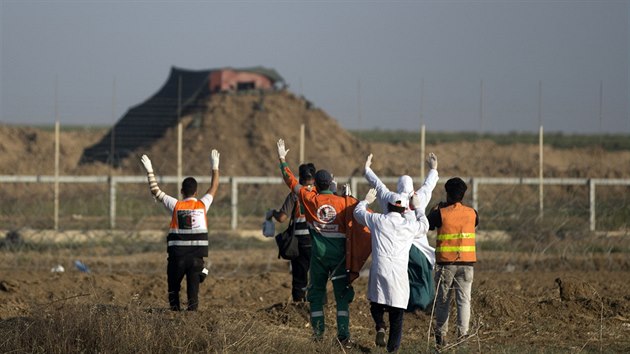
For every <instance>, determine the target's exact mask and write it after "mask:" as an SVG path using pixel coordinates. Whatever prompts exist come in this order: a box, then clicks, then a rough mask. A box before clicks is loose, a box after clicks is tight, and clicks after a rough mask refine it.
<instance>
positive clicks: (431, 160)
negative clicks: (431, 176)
mask: <svg viewBox="0 0 630 354" xmlns="http://www.w3.org/2000/svg"><path fill="white" fill-rule="evenodd" d="M427 165H429V167H430V168H431V169H432V170H436V169H437V166H438V161H437V156H435V154H434V153H432V152H430V153H429V156H428V157H427Z"/></svg>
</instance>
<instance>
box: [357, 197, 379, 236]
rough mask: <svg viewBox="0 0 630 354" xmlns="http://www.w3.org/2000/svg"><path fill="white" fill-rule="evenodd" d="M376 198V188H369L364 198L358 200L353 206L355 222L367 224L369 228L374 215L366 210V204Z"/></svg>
mask: <svg viewBox="0 0 630 354" xmlns="http://www.w3.org/2000/svg"><path fill="white" fill-rule="evenodd" d="M375 200H376V189H374V188H371V189H370V190H369V191H368V192H367V194H366V195H365V199H363V200H362V201H360V202H359V204H357V206H356V207H355V208H354V212H353V214H354V218H355V219H356V220H357V222H358V223H359V224H361V225H363V226H367V227H368V228H370V229H371V225H373V222H372V218H373V217H374V216H375V215H376V214H374V213H369V212H368V211H367V206H368V205H369V204H370V203H372V202H374V201H375Z"/></svg>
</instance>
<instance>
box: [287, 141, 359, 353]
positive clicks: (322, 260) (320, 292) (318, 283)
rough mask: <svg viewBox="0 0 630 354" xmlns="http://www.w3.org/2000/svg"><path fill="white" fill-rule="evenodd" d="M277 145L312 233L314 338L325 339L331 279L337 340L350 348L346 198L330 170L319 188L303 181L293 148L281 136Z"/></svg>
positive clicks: (318, 180)
mask: <svg viewBox="0 0 630 354" xmlns="http://www.w3.org/2000/svg"><path fill="white" fill-rule="evenodd" d="M277 147H278V159H279V160H280V170H281V171H282V177H283V178H284V182H285V183H286V184H287V186H288V187H289V188H290V189H291V191H293V192H294V193H295V194H297V195H298V198H299V201H300V203H301V204H302V205H303V206H304V210H305V215H306V222H307V224H308V227H309V232H310V234H311V242H312V250H311V265H310V274H309V275H310V278H311V287H310V288H309V290H308V292H307V295H306V298H307V300H308V301H309V303H310V310H311V326H312V328H313V336H314V339H315V340H321V339H322V337H323V335H324V330H325V325H324V323H325V322H324V299H325V296H326V283H327V282H328V279H330V280H331V281H332V284H333V292H334V294H335V302H336V303H337V340H338V341H339V342H340V343H341V344H342V345H343V346H344V347H347V348H349V347H351V346H352V341H351V340H350V328H349V327H350V317H349V316H350V312H349V307H350V305H349V304H350V302H352V300H353V299H354V289H353V288H352V287H351V286H349V285H348V278H347V276H346V272H345V253H346V235H345V234H346V227H347V224H348V223H347V220H346V208H347V205H346V198H344V197H340V196H338V195H335V194H334V193H333V192H332V191H331V189H330V188H331V185H333V184H334V183H333V176H332V174H331V173H330V172H328V171H326V170H319V171H317V172H316V173H315V176H314V177H315V188H313V187H312V186H303V185H301V184H300V183H299V182H298V180H297V179H296V178H295V176H294V175H293V173H292V172H291V170H290V169H289V165H288V164H287V162H286V160H285V157H286V155H287V152H288V151H289V150H287V149H285V146H284V140H282V139H280V140H278V143H277Z"/></svg>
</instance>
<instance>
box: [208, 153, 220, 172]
mask: <svg viewBox="0 0 630 354" xmlns="http://www.w3.org/2000/svg"><path fill="white" fill-rule="evenodd" d="M219 156H221V154H219V152H218V151H217V150H216V149H212V152H211V153H210V164H211V165H212V169H213V170H218V169H219Z"/></svg>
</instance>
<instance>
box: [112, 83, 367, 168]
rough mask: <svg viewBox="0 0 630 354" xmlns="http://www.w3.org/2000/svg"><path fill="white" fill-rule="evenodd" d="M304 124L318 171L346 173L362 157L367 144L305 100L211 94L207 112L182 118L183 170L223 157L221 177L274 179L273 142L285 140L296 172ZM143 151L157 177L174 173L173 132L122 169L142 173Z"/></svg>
mask: <svg viewBox="0 0 630 354" xmlns="http://www.w3.org/2000/svg"><path fill="white" fill-rule="evenodd" d="M302 122H304V124H305V125H306V134H305V159H306V160H308V161H311V162H313V163H315V165H316V166H317V167H318V168H326V169H330V170H332V171H334V173H335V174H337V175H348V174H351V173H352V172H353V169H355V168H356V167H357V163H358V161H361V159H363V155H365V151H367V150H366V147H367V144H366V143H362V142H361V141H359V140H358V139H357V138H355V137H354V136H352V135H351V134H349V133H348V132H347V131H345V130H344V129H343V128H342V127H341V126H340V125H339V124H338V123H337V122H336V121H335V120H333V119H331V118H330V117H329V116H328V115H327V114H326V113H325V112H324V111H322V110H321V109H307V102H306V101H304V100H303V99H300V98H297V97H295V96H294V95H292V94H290V93H287V92H278V93H274V94H268V95H265V96H258V95H243V96H240V95H239V96H232V95H220V96H212V97H211V98H209V99H208V101H207V102H206V106H205V108H203V109H202V110H200V111H197V112H194V113H192V114H190V115H187V116H185V117H184V118H183V126H184V132H183V137H184V138H183V170H184V171H186V172H185V173H188V174H196V175H205V174H208V172H209V170H210V165H209V161H208V157H209V155H210V150H211V149H213V148H216V149H218V150H219V152H220V153H221V170H222V174H223V175H234V176H270V175H271V176H276V175H278V174H279V173H278V163H277V162H278V160H277V154H276V142H277V140H278V139H279V138H283V139H284V140H285V142H286V145H287V147H288V148H289V149H290V150H291V151H290V152H289V155H288V156H287V160H288V161H289V163H290V165H291V166H293V167H294V168H295V169H296V170H297V165H298V162H299V161H298V160H299V147H300V146H299V138H300V125H301V124H302ZM142 153H146V154H147V155H149V156H150V157H151V160H152V161H153V166H154V167H155V168H156V171H158V173H160V174H170V175H174V174H176V173H177V166H176V161H177V128H176V127H173V128H170V129H169V130H167V132H166V133H165V135H164V137H163V138H162V139H160V140H158V141H156V142H155V143H154V144H153V145H152V146H151V147H149V148H148V149H147V150H146V151H137V152H136V153H135V155H136V157H131V158H128V159H127V160H126V161H124V162H123V163H122V166H123V169H127V170H134V169H135V170H137V171H140V170H139V168H140V165H139V163H138V162H137V156H139V155H141V154H142Z"/></svg>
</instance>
